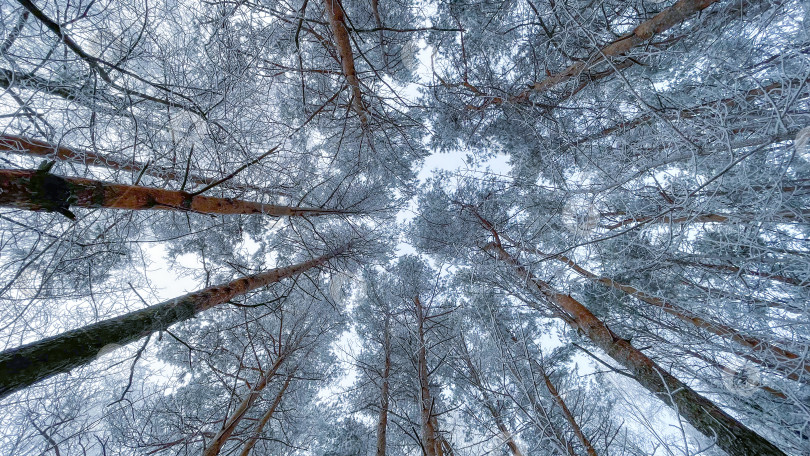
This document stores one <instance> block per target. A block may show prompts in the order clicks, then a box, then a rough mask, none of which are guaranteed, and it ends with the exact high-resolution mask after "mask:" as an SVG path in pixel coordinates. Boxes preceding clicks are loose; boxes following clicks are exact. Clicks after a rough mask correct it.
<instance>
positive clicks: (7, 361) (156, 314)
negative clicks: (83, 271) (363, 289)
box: [0, 246, 348, 398]
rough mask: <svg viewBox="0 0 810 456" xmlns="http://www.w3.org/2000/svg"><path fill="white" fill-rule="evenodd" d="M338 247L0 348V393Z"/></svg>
mask: <svg viewBox="0 0 810 456" xmlns="http://www.w3.org/2000/svg"><path fill="white" fill-rule="evenodd" d="M347 249H348V246H343V247H341V248H339V249H337V250H335V251H333V252H330V253H328V254H326V255H323V256H320V257H318V258H314V259H312V260H309V261H306V262H303V263H298V264H295V265H292V266H288V267H286V268H278V269H272V270H270V271H267V272H263V273H260V274H255V275H250V276H247V277H243V278H241V279H237V280H234V281H232V282H229V283H226V284H221V285H215V286H212V287H208V288H206V289H204V290H200V291H196V292H194V293H189V294H187V295H185V296H180V297H179V298H174V299H170V300H168V301H165V302H162V303H160V304H155V305H153V306H150V307H147V308H145V309H141V310H136V311H134V312H130V313H128V314H124V315H121V316H118V317H114V318H110V319H108V320H104V321H100V322H98V323H93V324H90V325H87V326H84V327H82V328H78V329H74V330H72V331H68V332H65V333H62V334H60V335H58V336H53V337H48V338H46V339H42V340H40V341H37V342H33V343H30V344H27V345H23V346H21V347H17V348H12V349H9V350H6V351H4V352H1V353H0V398H2V397H5V396H7V395H9V394H11V393H13V392H15V391H18V390H20V389H22V388H25V387H26V386H29V385H33V384H34V383H37V382H40V381H42V380H45V379H47V378H49V377H52V376H54V375H56V374H59V373H62V372H68V371H70V370H71V369H74V368H76V367H79V366H82V365H85V364H88V363H89V362H91V361H93V360H94V359H95V358H96V357H97V356H98V354H99V351H100V350H101V349H102V348H104V347H106V346H109V345H126V344H128V343H130V342H133V341H136V340H138V339H140V338H142V337H145V336H147V335H149V334H152V333H154V332H156V331H163V330H165V329H168V328H169V327H170V326H171V325H173V324H175V323H179V322H181V321H184V320H188V319H190V318H192V317H194V316H195V315H197V314H198V313H200V312H203V311H205V310H208V309H210V308H212V307H215V306H218V305H220V304H223V303H226V302H228V301H229V300H231V299H232V298H234V297H235V296H240V295H243V294H245V293H247V292H248V291H251V290H255V289H257V288H261V287H264V286H267V285H270V284H272V283H276V282H279V281H280V280H282V279H285V278H289V277H294V276H296V275H298V274H301V273H302V272H305V271H307V270H310V269H312V268H316V267H319V266H322V265H324V264H326V262H327V261H329V260H330V259H332V258H334V257H336V256H337V255H339V254H341V253H343V252H345V251H346V250H347Z"/></svg>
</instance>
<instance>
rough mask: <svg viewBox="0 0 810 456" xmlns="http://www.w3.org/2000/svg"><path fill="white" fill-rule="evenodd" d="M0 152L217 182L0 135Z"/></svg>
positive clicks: (238, 187)
mask: <svg viewBox="0 0 810 456" xmlns="http://www.w3.org/2000/svg"><path fill="white" fill-rule="evenodd" d="M0 152H9V153H12V154H20V155H33V156H37V157H42V158H52V159H54V158H55V159H58V160H62V161H68V162H72V163H81V164H83V165H87V166H98V167H103V168H110V169H115V170H118V171H129V172H133V173H143V174H145V175H147V176H152V177H155V178H158V179H166V180H173V181H183V180H187V181H188V182H193V183H195V184H198V185H211V184H214V183H216V182H217V180H218V179H214V178H211V177H205V176H201V175H199V174H196V173H193V172H190V171H189V172H188V173H186V172H185V171H175V170H174V169H172V168H167V167H165V166H160V165H155V164H152V163H141V162H138V161H135V160H129V159H126V158H122V157H113V156H109V155H102V154H99V153H96V152H93V151H90V150H86V149H85V150H80V149H75V148H72V147H67V146H61V145H55V144H50V143H47V142H45V141H40V140H38V139H32V138H25V137H22V136H14V135H0ZM219 186H221V187H223V188H227V189H231V190H236V191H241V192H247V191H252V192H258V193H266V190H265V189H263V188H261V187H256V186H252V185H245V184H232V183H230V182H222V183H220V184H219Z"/></svg>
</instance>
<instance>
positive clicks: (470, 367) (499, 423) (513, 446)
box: [459, 332, 523, 456]
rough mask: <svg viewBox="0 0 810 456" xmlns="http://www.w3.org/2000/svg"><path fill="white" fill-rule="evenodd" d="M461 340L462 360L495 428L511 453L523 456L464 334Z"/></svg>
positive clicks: (460, 336)
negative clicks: (471, 355)
mask: <svg viewBox="0 0 810 456" xmlns="http://www.w3.org/2000/svg"><path fill="white" fill-rule="evenodd" d="M459 340H460V341H461V353H460V355H461V358H462V360H463V361H464V364H465V365H466V366H467V372H469V375H470V383H471V384H472V385H473V386H475V388H476V389H477V390H478V392H479V393H481V397H483V398H484V400H483V402H484V407H485V408H486V409H487V411H489V413H490V415H492V419H493V420H494V421H495V427H497V428H498V432H500V433H501V436H502V437H503V439H504V442H506V446H507V447H509V451H510V452H511V453H512V456H523V453H522V452H521V451H520V448H519V447H518V446H517V443H516V442H515V438H514V437H513V436H512V433H511V432H509V429H508V428H507V427H506V423H504V421H503V417H501V413H500V412H499V411H498V408H497V407H496V406H495V404H494V403H493V402H492V399H490V397H489V388H487V387H486V386H485V385H484V380H483V379H482V378H481V374H480V373H479V372H478V368H476V367H475V364H473V362H472V358H471V357H470V351H469V350H468V348H467V341H466V340H465V339H464V333H463V332H462V333H460V334H459Z"/></svg>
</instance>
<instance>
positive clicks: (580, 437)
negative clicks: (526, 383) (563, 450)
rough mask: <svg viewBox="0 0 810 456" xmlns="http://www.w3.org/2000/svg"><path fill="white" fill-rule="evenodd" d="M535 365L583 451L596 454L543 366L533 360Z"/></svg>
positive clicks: (592, 454) (591, 455)
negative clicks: (583, 448)
mask: <svg viewBox="0 0 810 456" xmlns="http://www.w3.org/2000/svg"><path fill="white" fill-rule="evenodd" d="M535 365H536V366H537V367H538V368H539V369H540V375H542V376H543V381H544V382H545V384H546V389H548V392H549V393H550V394H551V397H552V398H553V399H554V402H555V403H556V404H557V406H558V407H560V410H562V412H563V416H565V420H566V421H568V425H569V426H571V430H572V431H574V435H575V436H577V439H578V440H579V443H581V444H582V446H583V447H585V452H586V453H588V456H597V455H596V450H595V449H594V448H593V445H591V441H590V440H589V439H588V437H587V436H586V435H585V433H584V432H582V428H581V427H579V423H577V420H576V419H575V418H574V415H573V414H572V413H571V410H569V409H568V406H567V405H566V404H565V401H564V400H563V398H562V396H560V392H559V391H557V387H555V386H554V383H552V382H551V379H550V378H549V377H548V374H547V373H546V370H545V369H543V366H541V365H540V363H537V362H535Z"/></svg>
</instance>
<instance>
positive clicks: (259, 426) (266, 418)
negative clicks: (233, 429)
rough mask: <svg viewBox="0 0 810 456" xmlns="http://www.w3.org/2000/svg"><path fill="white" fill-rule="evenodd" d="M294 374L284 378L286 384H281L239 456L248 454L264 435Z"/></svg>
mask: <svg viewBox="0 0 810 456" xmlns="http://www.w3.org/2000/svg"><path fill="white" fill-rule="evenodd" d="M294 374H295V372H294V371H293V372H290V373H289V374H288V375H287V378H286V379H285V380H284V384H283V385H281V390H279V392H278V394H276V398H275V399H273V404H272V405H271V406H270V408H269V409H268V410H267V412H265V414H264V415H262V419H261V420H260V421H259V424H257V425H256V429H255V430H254V431H253V435H252V436H251V437H250V440H248V441H247V442H245V446H244V447H242V452H241V453H239V456H248V455H249V454H250V451H251V450H252V449H253V447H254V446H256V443H257V442H258V441H259V438H260V437H261V435H262V431H263V430H264V427H265V426H267V423H268V422H269V421H270V418H272V417H273V414H275V413H276V409H277V408H278V406H279V404H281V399H282V398H283V397H284V392H285V391H287V388H288V387H289V386H290V382H291V381H292V378H293V375H294Z"/></svg>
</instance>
